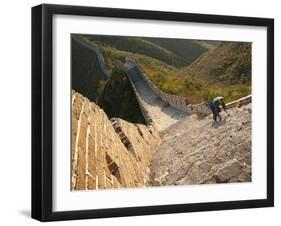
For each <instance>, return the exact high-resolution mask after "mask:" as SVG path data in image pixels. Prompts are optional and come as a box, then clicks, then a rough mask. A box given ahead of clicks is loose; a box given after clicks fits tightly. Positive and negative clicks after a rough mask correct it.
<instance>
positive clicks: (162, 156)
mask: <svg viewBox="0 0 281 226" xmlns="http://www.w3.org/2000/svg"><path fill="white" fill-rule="evenodd" d="M229 112H230V116H229V117H228V116H226V115H225V117H224V120H223V121H221V122H212V116H208V117H207V118H205V119H202V120H198V119H196V118H195V117H194V116H190V117H185V118H183V119H182V120H180V121H179V122H178V123H176V124H174V125H172V126H171V127H169V128H168V129H166V130H165V131H164V135H163V136H164V138H163V141H162V143H161V145H160V147H159V148H158V150H157V151H156V152H155V155H154V157H153V160H152V162H151V165H150V176H149V177H150V180H149V182H148V185H176V184H200V183H221V182H238V181H240V182H245V181H251V104H248V105H245V106H243V107H242V108H239V109H237V108H233V109H230V110H229ZM222 114H223V113H222Z"/></svg>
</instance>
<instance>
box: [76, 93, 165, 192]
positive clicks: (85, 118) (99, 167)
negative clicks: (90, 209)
mask: <svg viewBox="0 0 281 226" xmlns="http://www.w3.org/2000/svg"><path fill="white" fill-rule="evenodd" d="M71 140H72V175H71V180H72V190H92V189H96V190H98V189H110V188H130V187H143V186H145V184H146V180H147V176H148V175H147V174H148V168H149V163H150V161H151V158H152V156H153V155H154V152H155V151H156V149H157V148H158V146H159V144H160V142H161V138H160V135H159V133H158V131H157V130H156V129H155V128H154V127H153V126H150V125H148V126H147V125H142V124H134V123H130V122H127V121H125V120H122V119H119V118H113V119H111V120H109V119H108V117H107V115H106V114H105V113H104V111H103V110H102V109H101V108H99V107H98V106H97V105H96V104H95V103H94V102H90V101H89V100H88V99H87V98H86V97H84V96H82V95H81V94H79V93H77V92H75V91H72V139H71Z"/></svg>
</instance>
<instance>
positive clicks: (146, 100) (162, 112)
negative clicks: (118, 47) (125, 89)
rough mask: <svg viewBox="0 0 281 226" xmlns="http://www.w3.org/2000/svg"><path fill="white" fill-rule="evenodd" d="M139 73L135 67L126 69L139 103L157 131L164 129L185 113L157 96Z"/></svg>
mask: <svg viewBox="0 0 281 226" xmlns="http://www.w3.org/2000/svg"><path fill="white" fill-rule="evenodd" d="M139 73H140V72H139V71H138V69H137V68H136V67H133V68H131V69H129V70H128V76H129V78H130V79H131V81H133V85H134V86H135V88H136V91H137V92H138V94H139V96H140V102H141V105H142V107H143V108H144V109H145V110H146V111H147V113H148V115H149V116H150V118H152V119H153V122H154V125H155V127H156V128H157V129H158V131H163V130H165V129H166V128H168V127H169V126H171V125H172V124H174V123H176V122H177V121H179V120H180V119H181V118H183V117H185V116H186V115H187V113H185V112H183V111H180V110H177V109H175V108H174V107H172V106H170V105H169V104H167V103H166V102H164V101H163V100H161V99H160V98H159V97H157V96H156V95H155V93H154V92H153V91H152V89H151V88H150V87H149V86H148V84H147V83H146V81H145V80H144V79H142V78H141V76H140V75H139Z"/></svg>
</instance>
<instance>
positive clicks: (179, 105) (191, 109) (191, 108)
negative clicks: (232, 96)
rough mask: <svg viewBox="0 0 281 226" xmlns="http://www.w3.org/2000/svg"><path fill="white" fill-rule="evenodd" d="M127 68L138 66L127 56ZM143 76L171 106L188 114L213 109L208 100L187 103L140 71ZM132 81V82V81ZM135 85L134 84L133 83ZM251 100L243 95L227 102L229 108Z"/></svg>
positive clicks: (204, 112) (208, 112) (207, 111)
mask: <svg viewBox="0 0 281 226" xmlns="http://www.w3.org/2000/svg"><path fill="white" fill-rule="evenodd" d="M126 64H127V68H128V69H129V68H132V67H138V66H137V64H136V63H135V61H134V60H133V59H131V58H127V62H126ZM139 71H140V72H141V70H139ZM140 74H141V76H142V79H144V80H145V81H146V83H147V84H148V86H149V87H150V88H151V90H153V92H154V93H155V94H156V95H157V96H158V97H159V98H161V99H162V100H163V101H164V102H166V103H168V104H169V105H170V106H172V107H174V108H176V109H178V110H181V111H183V112H186V113H188V114H192V113H201V114H204V115H208V114H211V109H210V107H209V104H208V103H206V102H202V103H200V104H196V105H192V104H186V102H185V98H184V97H181V96H176V95H172V94H168V93H165V92H163V91H162V90H160V89H159V88H158V87H156V86H155V85H154V83H153V82H152V81H151V80H150V79H149V78H148V77H147V76H146V75H145V74H144V73H142V72H141V73H140ZM131 83H132V82H131ZM132 85H133V84H132ZM133 86H134V85H133ZM250 102H251V95H249V96H246V97H243V98H241V99H239V100H235V101H233V102H231V103H229V104H227V108H232V107H235V106H236V105H237V104H240V105H245V104H248V103H250Z"/></svg>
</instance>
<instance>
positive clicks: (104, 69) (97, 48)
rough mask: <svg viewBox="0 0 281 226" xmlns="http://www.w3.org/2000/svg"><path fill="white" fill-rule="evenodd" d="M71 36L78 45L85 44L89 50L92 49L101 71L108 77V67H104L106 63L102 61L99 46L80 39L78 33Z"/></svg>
mask: <svg viewBox="0 0 281 226" xmlns="http://www.w3.org/2000/svg"><path fill="white" fill-rule="evenodd" d="M71 37H72V38H73V39H74V40H75V41H76V42H78V43H79V44H80V45H82V46H85V47H86V48H88V49H91V50H93V51H94V52H95V53H96V55H97V57H98V61H99V65H100V68H101V70H102V71H103V73H104V74H105V76H106V77H107V78H109V76H110V73H109V71H108V69H107V67H106V64H105V61H104V57H103V54H102V51H101V50H100V48H99V47H98V46H96V45H95V44H93V43H89V42H87V41H86V40H84V39H82V38H81V37H80V35H78V34H73V35H72V36H71Z"/></svg>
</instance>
